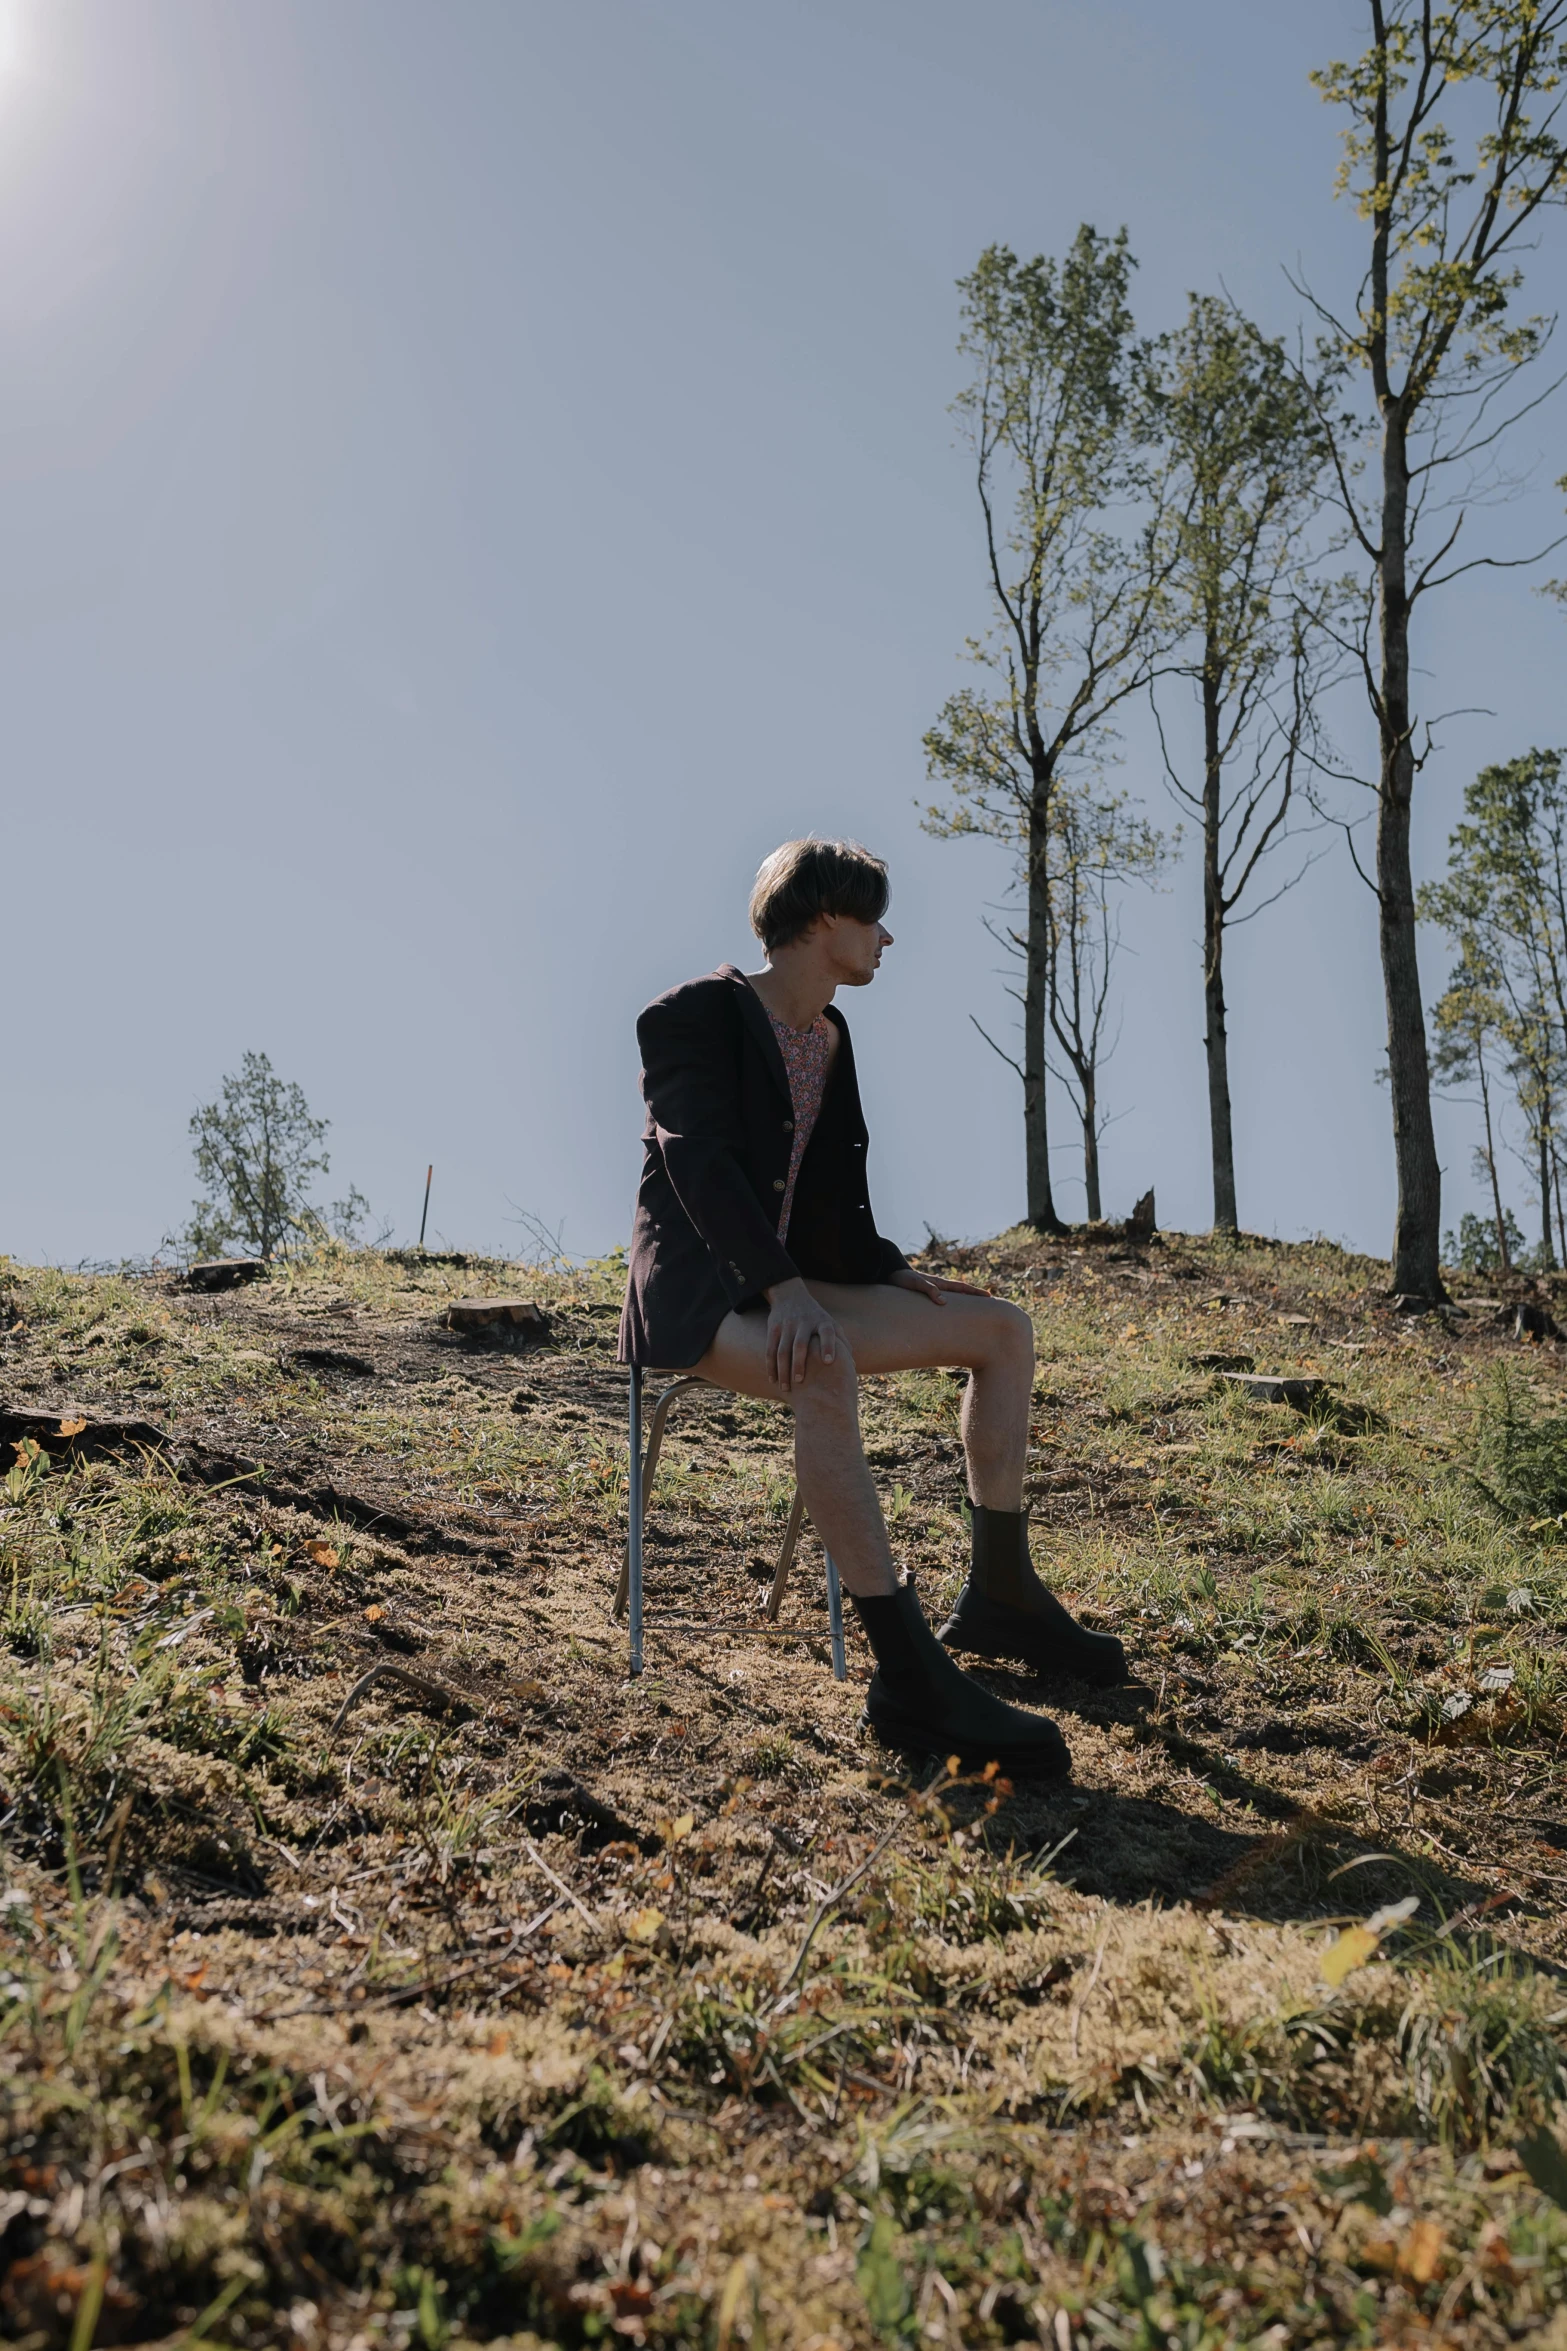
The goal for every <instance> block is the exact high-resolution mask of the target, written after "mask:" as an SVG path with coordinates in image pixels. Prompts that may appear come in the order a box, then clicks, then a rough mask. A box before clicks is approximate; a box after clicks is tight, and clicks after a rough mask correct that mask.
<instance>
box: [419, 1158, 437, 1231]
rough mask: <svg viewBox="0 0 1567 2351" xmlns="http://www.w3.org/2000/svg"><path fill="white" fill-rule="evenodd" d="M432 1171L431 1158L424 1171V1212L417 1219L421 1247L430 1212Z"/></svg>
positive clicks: (433, 1164) (433, 1165)
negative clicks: (426, 1218) (426, 1219)
mask: <svg viewBox="0 0 1567 2351" xmlns="http://www.w3.org/2000/svg"><path fill="white" fill-rule="evenodd" d="M434 1173H435V1162H434V1160H433V1159H432V1160H431V1162H430V1164H429V1166H428V1167H427V1168H426V1169H425V1171H424V1214H423V1215H422V1216H421V1217H420V1219H419V1246H420V1248H421V1249H422V1248H423V1247H424V1225H425V1217H427V1216H428V1215H429V1213H430V1178H431V1177H432V1176H433V1175H434Z"/></svg>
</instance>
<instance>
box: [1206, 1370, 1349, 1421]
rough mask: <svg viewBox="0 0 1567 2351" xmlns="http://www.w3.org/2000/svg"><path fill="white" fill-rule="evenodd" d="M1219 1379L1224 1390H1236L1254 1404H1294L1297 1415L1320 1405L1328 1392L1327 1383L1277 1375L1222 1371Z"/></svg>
mask: <svg viewBox="0 0 1567 2351" xmlns="http://www.w3.org/2000/svg"><path fill="white" fill-rule="evenodd" d="M1219 1377H1220V1379H1221V1380H1223V1382H1224V1384H1225V1386H1226V1387H1228V1388H1239V1390H1240V1392H1241V1394H1242V1395H1243V1396H1249V1397H1250V1398H1251V1401H1252V1402H1253V1404H1293V1405H1294V1407H1295V1410H1296V1411H1297V1412H1304V1411H1305V1409H1306V1407H1307V1406H1308V1405H1310V1404H1318V1403H1321V1402H1322V1401H1323V1399H1324V1398H1325V1397H1326V1395H1327V1392H1328V1383H1327V1381H1326V1380H1310V1379H1291V1378H1289V1377H1287V1376H1286V1375H1284V1374H1282V1373H1277V1372H1266V1371H1225V1372H1221V1373H1220V1374H1219Z"/></svg>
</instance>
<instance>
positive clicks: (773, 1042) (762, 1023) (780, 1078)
mask: <svg viewBox="0 0 1567 2351" xmlns="http://www.w3.org/2000/svg"><path fill="white" fill-rule="evenodd" d="M719 970H720V971H721V973H722V975H723V977H724V978H725V979H726V980H732V981H733V982H734V985H735V993H736V994H737V995H738V996H739V999H740V1017H741V1019H742V1020H743V1021H744V1022H745V1024H746V1026H747V1027H748V1028H749V1029H750V1031H751V1034H752V1036H753V1037H754V1038H755V1039H756V1041H757V1043H758V1044H759V1045H760V1047H761V1049H762V1059H763V1060H764V1061H765V1062H766V1064H767V1067H768V1071H769V1074H770V1075H771V1077H772V1081H773V1083H774V1085H775V1086H776V1087H777V1088H778V1091H779V1093H780V1094H781V1095H782V1096H783V1098H784V1100H785V1101H786V1102H787V1103H789V1104H790V1105H791V1107H792V1105H793V1102H794V1095H793V1094H792V1092H791V1091H790V1087H789V1072H788V1071H787V1070H786V1069H785V1067H784V1057H783V1055H782V1053H781V1052H780V1051H779V1049H778V1039H777V1038H776V1037H775V1036H774V1034H773V1024H772V1022H771V1021H770V1020H769V1019H768V1017H767V1007H766V1005H765V1004H764V1003H763V1002H762V999H761V997H760V996H759V995H758V994H757V992H756V990H755V989H754V988H753V987H752V985H751V983H750V981H749V980H748V979H747V978H746V976H745V973H744V972H743V971H741V970H740V969H739V967H738V966H737V965H735V964H733V963H724V964H720V966H719Z"/></svg>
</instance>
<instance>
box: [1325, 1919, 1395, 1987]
mask: <svg viewBox="0 0 1567 2351" xmlns="http://www.w3.org/2000/svg"><path fill="white" fill-rule="evenodd" d="M1381 1940H1382V1938H1381V1936H1380V1935H1378V1934H1374V1933H1373V1932H1372V1930H1371V1928H1370V1927H1346V1928H1345V1929H1344V1932H1343V1933H1342V1934H1341V1935H1340V1936H1339V1938H1338V1940H1337V1941H1336V1942H1334V1943H1331V1944H1330V1945H1329V1946H1328V1948H1327V1950H1326V1951H1324V1953H1323V1954H1322V1980H1323V1982H1324V1983H1325V1984H1341V1983H1342V1982H1343V1981H1344V1978H1345V1977H1346V1976H1347V1975H1352V1974H1353V1973H1354V1971H1355V1969H1356V1968H1357V1967H1364V1966H1365V1964H1366V1961H1367V1960H1368V1959H1369V1958H1370V1957H1371V1954H1372V1953H1373V1952H1374V1951H1375V1949H1376V1947H1377V1945H1378V1944H1379V1943H1380V1942H1381Z"/></svg>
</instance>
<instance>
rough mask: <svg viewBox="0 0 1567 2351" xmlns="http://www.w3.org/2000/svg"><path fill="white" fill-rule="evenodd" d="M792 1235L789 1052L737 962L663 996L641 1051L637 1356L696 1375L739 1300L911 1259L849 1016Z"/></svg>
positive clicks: (642, 1027) (629, 1308) (803, 1173)
mask: <svg viewBox="0 0 1567 2351" xmlns="http://www.w3.org/2000/svg"><path fill="white" fill-rule="evenodd" d="M827 1018H828V1019H829V1020H830V1021H831V1022H832V1023H833V1024H834V1026H835V1027H836V1029H837V1031H838V1051H837V1055H836V1058H835V1059H834V1062H833V1068H832V1074H831V1075H830V1077H829V1078H828V1080H827V1092H826V1095H825V1096H824V1098H823V1101H822V1107H821V1115H820V1116H819V1118H818V1119H817V1121H816V1125H815V1128H814V1129H813V1131H812V1134H811V1139H810V1142H809V1143H808V1144H807V1145H806V1149H805V1157H804V1158H803V1159H802V1161H801V1162H800V1173H799V1177H798V1179H797V1181H796V1183H795V1187H794V1204H793V1207H792V1208H791V1210H790V1214H789V1246H788V1248H787V1249H786V1248H785V1247H784V1245H783V1243H782V1242H781V1241H780V1240H779V1238H778V1212H779V1210H780V1209H781V1208H782V1206H783V1195H784V1185H785V1183H786V1182H787V1180H788V1175H789V1155H790V1151H791V1149H792V1146H793V1137H794V1105H793V1103H792V1101H791V1099H790V1095H789V1079H788V1074H787V1072H786V1071H785V1069H784V1063H783V1055H782V1054H781V1053H780V1052H779V1050H778V1040H777V1038H776V1037H775V1036H774V1035H773V1025H772V1022H771V1021H770V1020H769V1019H768V1017H767V1012H766V1008H765V1007H764V1005H763V1003H762V1000H761V998H760V997H759V996H758V995H757V993H756V990H755V989H754V988H753V987H752V986H751V984H750V982H749V981H748V980H747V979H746V977H745V975H744V974H743V973H742V972H740V971H737V970H736V968H735V966H734V965H733V964H732V963H726V964H725V965H724V966H723V968H722V969H721V970H719V971H715V972H711V973H709V975H708V976H707V978H706V979H701V980H688V981H687V982H686V984H685V986H684V987H682V988H671V989H670V991H669V993H668V995H667V996H659V997H657V998H655V1000H654V1001H653V1003H651V1004H650V1005H649V1006H648V1008H647V1010H646V1011H645V1012H644V1013H643V1014H642V1016H641V1018H640V1019H639V1020H638V1022H637V1043H638V1044H639V1045H640V1047H641V1049H642V1092H643V1096H644V1098H645V1100H646V1102H647V1125H646V1127H645V1129H644V1130H643V1136H644V1140H643V1157H642V1183H641V1187H640V1189H639V1191H638V1193H637V1212H636V1218H635V1221H634V1223H633V1225H632V1228H631V1257H630V1266H629V1279H628V1280H627V1283H626V1305H625V1311H624V1313H623V1314H622V1316H621V1318H620V1360H621V1361H622V1363H638V1364H643V1365H657V1366H659V1367H660V1368H661V1369H668V1370H671V1371H678V1370H683V1369H685V1368H686V1367H687V1366H689V1365H691V1364H693V1363H696V1362H698V1361H699V1360H700V1359H701V1357H702V1356H704V1355H705V1354H706V1353H707V1350H708V1348H709V1347H710V1346H711V1344H712V1341H713V1336H714V1333H715V1332H716V1331H717V1329H718V1326H719V1324H720V1323H721V1322H722V1321H723V1319H724V1316H725V1315H726V1314H728V1313H729V1312H730V1311H731V1309H732V1308H736V1307H743V1306H748V1305H753V1304H755V1303H757V1302H758V1300H759V1299H760V1297H761V1293H762V1292H763V1290H766V1289H770V1288H771V1287H772V1286H773V1284H774V1283H776V1282H786V1281H789V1280H791V1279H792V1278H793V1277H794V1276H795V1275H796V1274H804V1275H806V1276H807V1277H809V1278H814V1279H815V1280H818V1281H828V1282H884V1281H886V1279H887V1278H888V1276H889V1275H890V1274H893V1273H896V1272H897V1270H898V1268H899V1266H901V1265H906V1264H907V1263H908V1260H907V1258H905V1256H904V1255H903V1253H902V1251H901V1250H900V1249H897V1248H895V1247H894V1246H893V1244H892V1242H891V1241H884V1240H883V1239H882V1237H881V1235H880V1234H879V1233H878V1232H877V1230H876V1220H875V1218H874V1217H873V1216H872V1214H871V1196H870V1192H869V1190H868V1188H867V1185H866V1179H865V1160H866V1153H867V1149H868V1146H869V1140H870V1138H869V1136H868V1135H867V1133H866V1131H865V1118H864V1114H863V1112H862V1111H861V1109H860V1089H859V1085H858V1083H857V1081H856V1079H855V1075H854V1049H853V1047H852V1046H851V1045H850V1043H849V1030H848V1024H847V1023H846V1022H845V1020H844V1018H843V1015H842V1013H841V1012H839V1011H837V1010H836V1009H835V1007H833V1006H831V1005H829V1006H828V1008H827Z"/></svg>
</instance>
